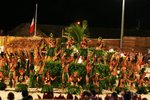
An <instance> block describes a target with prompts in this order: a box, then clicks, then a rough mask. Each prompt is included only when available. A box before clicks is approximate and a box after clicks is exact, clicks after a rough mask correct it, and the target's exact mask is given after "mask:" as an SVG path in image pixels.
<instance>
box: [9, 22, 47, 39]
mask: <svg viewBox="0 0 150 100" xmlns="http://www.w3.org/2000/svg"><path fill="white" fill-rule="evenodd" d="M29 28H30V23H22V24H20V25H19V26H17V27H16V28H14V29H13V30H11V31H9V32H8V33H7V34H8V35H9V36H21V37H31V36H33V35H34V33H32V34H30V33H29ZM36 36H40V37H48V36H47V35H46V34H44V33H43V32H42V31H41V30H39V29H38V28H37V32H36Z"/></svg>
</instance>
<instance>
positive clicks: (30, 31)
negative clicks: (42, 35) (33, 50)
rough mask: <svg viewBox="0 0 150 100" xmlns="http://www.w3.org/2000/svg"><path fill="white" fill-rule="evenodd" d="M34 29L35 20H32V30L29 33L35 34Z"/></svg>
mask: <svg viewBox="0 0 150 100" xmlns="http://www.w3.org/2000/svg"><path fill="white" fill-rule="evenodd" d="M34 28H35V22H34V18H33V19H32V22H31V25H30V29H29V32H30V33H33V32H34Z"/></svg>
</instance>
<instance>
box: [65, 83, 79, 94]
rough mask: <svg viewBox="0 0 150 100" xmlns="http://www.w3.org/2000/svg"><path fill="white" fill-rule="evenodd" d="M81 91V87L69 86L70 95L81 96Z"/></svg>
mask: <svg viewBox="0 0 150 100" xmlns="http://www.w3.org/2000/svg"><path fill="white" fill-rule="evenodd" d="M80 92H81V89H80V87H79V86H74V85H73V86H69V87H68V93H69V94H80Z"/></svg>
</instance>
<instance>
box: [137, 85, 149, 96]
mask: <svg viewBox="0 0 150 100" xmlns="http://www.w3.org/2000/svg"><path fill="white" fill-rule="evenodd" d="M137 93H138V94H148V90H147V88H146V87H145V86H142V87H138V88H137Z"/></svg>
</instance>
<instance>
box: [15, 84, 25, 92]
mask: <svg viewBox="0 0 150 100" xmlns="http://www.w3.org/2000/svg"><path fill="white" fill-rule="evenodd" d="M27 89H28V86H27V85H26V84H17V85H16V87H15V91H17V92H20V91H26V90H27Z"/></svg>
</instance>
